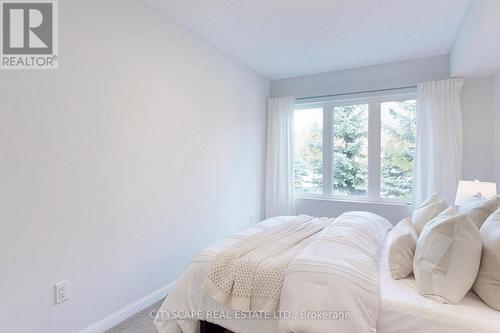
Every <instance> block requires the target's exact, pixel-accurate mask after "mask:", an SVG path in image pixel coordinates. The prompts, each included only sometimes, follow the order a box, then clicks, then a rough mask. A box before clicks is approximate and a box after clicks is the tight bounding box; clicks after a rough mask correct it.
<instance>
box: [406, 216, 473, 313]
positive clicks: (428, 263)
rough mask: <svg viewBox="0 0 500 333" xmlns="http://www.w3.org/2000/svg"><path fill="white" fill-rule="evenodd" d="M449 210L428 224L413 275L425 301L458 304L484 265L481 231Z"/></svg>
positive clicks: (469, 221)
mask: <svg viewBox="0 0 500 333" xmlns="http://www.w3.org/2000/svg"><path fill="white" fill-rule="evenodd" d="M454 213H456V209H454V208H450V209H448V210H447V212H443V214H440V215H439V216H438V217H436V218H435V219H433V220H432V221H431V222H429V223H428V224H427V225H426V226H425V227H424V229H423V230H422V233H421V234H420V238H419V239H418V244H417V249H416V250H415V258H414V260H413V274H414V275H415V280H416V282H417V287H418V290H419V291H420V293H421V294H422V295H424V296H425V297H428V298H431V299H433V300H436V301H438V302H442V303H454V304H456V303H459V302H460V301H461V300H462V298H463V297H464V296H465V294H467V292H468V291H469V289H470V288H471V287H472V285H473V283H474V280H475V279H476V275H477V272H478V269H479V263H480V261H481V247H482V240H481V235H480V233H479V230H478V229H477V227H476V226H475V224H474V222H472V221H471V220H470V218H468V217H467V215H466V214H464V213H462V214H458V215H453V214H454Z"/></svg>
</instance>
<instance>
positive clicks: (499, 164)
mask: <svg viewBox="0 0 500 333" xmlns="http://www.w3.org/2000/svg"><path fill="white" fill-rule="evenodd" d="M494 89H495V127H494V131H493V133H494V141H495V146H494V148H495V165H494V166H495V180H496V182H497V188H498V190H499V191H500V130H499V129H500V73H499V74H497V75H496V76H495V87H494Z"/></svg>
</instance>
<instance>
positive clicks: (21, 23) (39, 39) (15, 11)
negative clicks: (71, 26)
mask: <svg viewBox="0 0 500 333" xmlns="http://www.w3.org/2000/svg"><path fill="white" fill-rule="evenodd" d="M52 5H53V4H52V3H50V2H29V3H28V2H4V3H3V4H2V16H3V17H2V21H3V26H2V28H3V29H2V41H3V45H2V46H3V54H51V53H52V47H53V40H52V39H53V17H52V13H53V11H52Z"/></svg>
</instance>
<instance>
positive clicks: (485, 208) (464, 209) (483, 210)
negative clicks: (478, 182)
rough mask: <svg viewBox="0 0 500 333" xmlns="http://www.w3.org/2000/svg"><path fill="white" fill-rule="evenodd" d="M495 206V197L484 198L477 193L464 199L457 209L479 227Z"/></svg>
mask: <svg viewBox="0 0 500 333" xmlns="http://www.w3.org/2000/svg"><path fill="white" fill-rule="evenodd" d="M497 208H498V198H497V197H493V198H491V199H486V198H484V197H482V196H481V195H480V194H479V195H475V196H472V197H470V198H469V199H467V200H466V201H464V202H463V203H462V204H461V205H460V207H459V208H458V211H459V212H460V213H466V214H467V216H469V217H470V219H471V220H472V222H474V223H475V224H476V226H477V228H478V229H479V228H481V225H482V224H483V223H484V221H486V219H487V218H488V217H489V216H490V215H491V214H493V212H495V210H496V209H497Z"/></svg>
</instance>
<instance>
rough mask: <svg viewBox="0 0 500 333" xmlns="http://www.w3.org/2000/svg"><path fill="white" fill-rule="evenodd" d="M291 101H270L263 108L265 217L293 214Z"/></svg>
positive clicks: (287, 99) (292, 105)
mask: <svg viewBox="0 0 500 333" xmlns="http://www.w3.org/2000/svg"><path fill="white" fill-rule="evenodd" d="M294 110H295V98H293V97H280V98H270V99H269V101H268V108H267V151H266V184H265V187H266V189H265V213H266V217H272V216H280V215H295V198H294V195H293V112H294Z"/></svg>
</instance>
